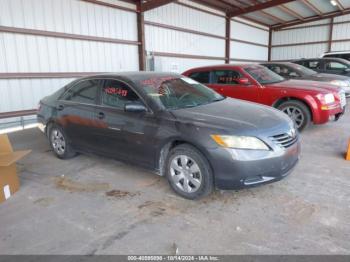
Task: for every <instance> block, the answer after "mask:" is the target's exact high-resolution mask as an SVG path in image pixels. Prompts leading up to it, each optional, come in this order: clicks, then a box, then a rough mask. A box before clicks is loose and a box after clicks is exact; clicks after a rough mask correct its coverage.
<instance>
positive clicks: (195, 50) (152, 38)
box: [145, 25, 225, 57]
mask: <svg viewBox="0 0 350 262" xmlns="http://www.w3.org/2000/svg"><path fill="white" fill-rule="evenodd" d="M145 38H146V51H148V52H152V51H155V52H168V53H179V54H190V55H206V56H217V57H224V56H225V41H224V40H223V39H217V38H212V37H207V36H202V35H197V34H191V33H185V32H179V31H176V30H170V29H165V28H159V27H154V26H148V25H146V28H145ZM213 47H215V48H213Z"/></svg>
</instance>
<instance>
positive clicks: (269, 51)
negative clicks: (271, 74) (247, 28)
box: [267, 27, 272, 62]
mask: <svg viewBox="0 0 350 262" xmlns="http://www.w3.org/2000/svg"><path fill="white" fill-rule="evenodd" d="M271 51H272V28H271V27H270V28H269V45H268V55H267V56H268V58H267V60H268V61H269V62H270V61H271Z"/></svg>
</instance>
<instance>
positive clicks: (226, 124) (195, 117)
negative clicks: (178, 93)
mask: <svg viewBox="0 0 350 262" xmlns="http://www.w3.org/2000/svg"><path fill="white" fill-rule="evenodd" d="M172 113H173V115H174V116H175V118H176V119H177V120H179V121H182V122H185V123H189V124H195V125H197V126H205V127H209V128H212V129H220V130H225V131H226V132H227V133H230V134H237V135H242V134H244V135H247V134H250V135H261V134H263V133H264V132H265V133H266V134H269V135H271V134H279V133H283V132H288V131H289V130H290V129H291V127H292V126H293V122H292V121H291V120H290V118H289V117H288V116H287V115H285V114H284V113H282V112H280V111H278V110H276V109H274V108H272V107H268V106H264V105H260V104H256V103H252V102H247V101H243V100H239V99H233V98H226V99H224V100H222V101H218V102H214V103H210V104H207V105H202V106H198V107H192V108H186V109H179V110H174V111H172Z"/></svg>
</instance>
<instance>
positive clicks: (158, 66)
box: [154, 57, 224, 74]
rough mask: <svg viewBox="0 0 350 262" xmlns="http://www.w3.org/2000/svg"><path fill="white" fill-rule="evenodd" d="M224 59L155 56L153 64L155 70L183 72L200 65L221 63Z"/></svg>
mask: <svg viewBox="0 0 350 262" xmlns="http://www.w3.org/2000/svg"><path fill="white" fill-rule="evenodd" d="M223 63H224V60H204V59H188V58H174V57H155V60H154V65H155V70H156V71H167V72H174V73H179V74H181V73H183V72H184V71H186V70H188V69H191V68H193V67H201V66H207V65H217V64H223Z"/></svg>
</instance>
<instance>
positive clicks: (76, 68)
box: [0, 33, 138, 72]
mask: <svg viewBox="0 0 350 262" xmlns="http://www.w3.org/2000/svg"><path fill="white" fill-rule="evenodd" d="M0 36H1V38H2V40H3V43H4V44H3V45H1V46H0V49H2V51H1V53H5V58H4V60H5V62H4V63H3V64H2V67H0V71H1V72H84V71H87V72H106V71H107V72H110V71H125V70H137V63H138V55H137V46H134V45H122V44H114V43H102V42H93V41H82V40H72V39H62V38H54V37H43V36H31V35H21V34H12V33H0ZM4 65H5V66H4ZM0 66H1V64H0Z"/></svg>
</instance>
